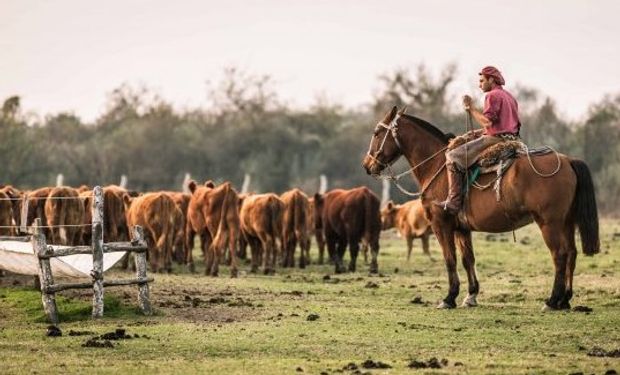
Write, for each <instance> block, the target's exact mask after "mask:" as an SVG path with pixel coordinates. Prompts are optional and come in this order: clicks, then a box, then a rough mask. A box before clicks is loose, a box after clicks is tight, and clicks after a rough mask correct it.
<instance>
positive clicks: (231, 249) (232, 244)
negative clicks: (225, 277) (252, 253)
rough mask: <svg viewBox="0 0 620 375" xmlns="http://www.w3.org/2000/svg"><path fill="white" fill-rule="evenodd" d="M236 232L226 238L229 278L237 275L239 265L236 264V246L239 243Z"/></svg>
mask: <svg viewBox="0 0 620 375" xmlns="http://www.w3.org/2000/svg"><path fill="white" fill-rule="evenodd" d="M237 234H238V232H237V233H233V234H231V235H230V236H229V237H228V254H229V256H230V277H237V276H238V275H239V265H238V262H237V244H238V243H239V239H238V235H237Z"/></svg>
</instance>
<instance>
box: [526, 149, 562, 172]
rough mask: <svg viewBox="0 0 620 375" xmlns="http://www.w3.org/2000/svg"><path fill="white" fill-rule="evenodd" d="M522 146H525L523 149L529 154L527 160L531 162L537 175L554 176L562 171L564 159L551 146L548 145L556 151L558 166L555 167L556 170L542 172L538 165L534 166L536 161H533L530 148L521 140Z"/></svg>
mask: <svg viewBox="0 0 620 375" xmlns="http://www.w3.org/2000/svg"><path fill="white" fill-rule="evenodd" d="M521 147H522V148H523V151H524V152H525V155H526V156H527V161H528V162H529V163H530V167H532V170H533V171H534V173H536V174H537V175H539V176H540V177H551V176H554V175H555V174H556V173H558V172H559V171H560V168H561V167H562V160H561V159H560V154H559V153H558V152H557V151H556V150H555V149H554V148H553V147H551V146H547V147H549V149H550V150H551V151H553V152H554V153H555V157H556V159H557V161H558V166H557V167H556V168H555V170H554V171H553V172H551V173H547V174H545V173H542V172H539V171H538V170H537V169H536V167H534V163H532V157H531V156H530V150H529V149H528V147H527V145H526V144H525V143H523V142H521Z"/></svg>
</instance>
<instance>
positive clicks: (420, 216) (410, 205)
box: [381, 199, 433, 261]
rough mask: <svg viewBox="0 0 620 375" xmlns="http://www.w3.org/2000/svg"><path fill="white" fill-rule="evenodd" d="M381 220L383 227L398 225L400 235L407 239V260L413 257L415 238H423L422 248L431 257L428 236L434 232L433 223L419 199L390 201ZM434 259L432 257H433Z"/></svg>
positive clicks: (382, 213)
mask: <svg viewBox="0 0 620 375" xmlns="http://www.w3.org/2000/svg"><path fill="white" fill-rule="evenodd" d="M381 222H382V224H383V229H384V230H385V229H390V228H394V227H396V229H397V230H398V232H399V233H400V235H401V236H402V237H403V238H404V239H405V241H407V261H409V259H410V258H411V249H412V248H413V239H414V238H419V239H421V240H422V250H423V251H424V254H426V255H428V257H429V258H430V257H431V253H430V251H429V247H428V238H429V236H430V235H431V233H433V230H432V229H431V223H430V222H429V221H428V220H426V216H425V213H424V207H423V206H422V202H421V201H420V200H419V199H416V200H412V201H409V202H406V203H404V204H400V205H395V204H394V203H393V202H392V201H390V202H388V204H387V205H386V206H385V208H384V209H382V210H381ZM431 259H432V258H431Z"/></svg>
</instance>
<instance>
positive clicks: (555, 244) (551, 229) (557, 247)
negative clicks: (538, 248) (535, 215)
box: [539, 223, 569, 310]
mask: <svg viewBox="0 0 620 375" xmlns="http://www.w3.org/2000/svg"><path fill="white" fill-rule="evenodd" d="M539 226H540V230H541V231H542V234H543V239H544V240H545V243H546V244H547V247H548V248H549V250H550V251H551V257H552V258H553V265H554V266H555V278H554V281H553V289H552V290H551V297H549V299H548V300H547V301H546V303H545V306H544V307H543V309H545V310H548V309H551V310H556V309H561V308H563V307H562V306H560V302H561V301H563V300H564V299H565V294H566V269H567V264H568V258H569V256H568V255H569V252H568V249H567V244H566V241H565V238H564V237H565V234H564V228H563V226H562V225H557V224H554V223H542V224H539ZM564 308H565V307H564Z"/></svg>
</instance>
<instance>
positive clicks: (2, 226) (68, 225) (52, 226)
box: [0, 224, 92, 229]
mask: <svg viewBox="0 0 620 375" xmlns="http://www.w3.org/2000/svg"><path fill="white" fill-rule="evenodd" d="M91 226H92V224H63V225H39V228H63V227H67V228H71V227H91ZM31 227H32V226H29V228H31ZM11 228H21V226H20V225H0V229H11Z"/></svg>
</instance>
